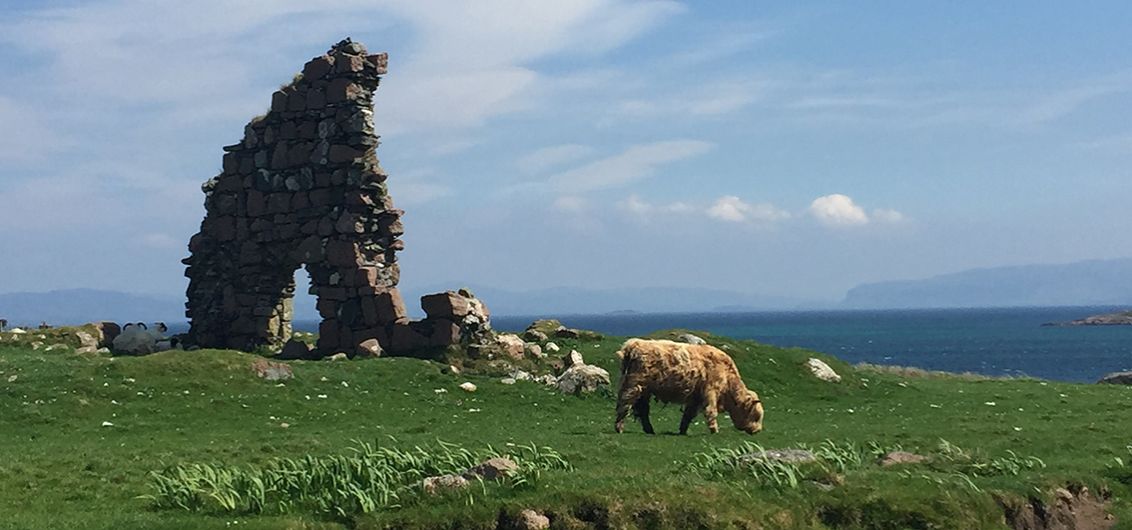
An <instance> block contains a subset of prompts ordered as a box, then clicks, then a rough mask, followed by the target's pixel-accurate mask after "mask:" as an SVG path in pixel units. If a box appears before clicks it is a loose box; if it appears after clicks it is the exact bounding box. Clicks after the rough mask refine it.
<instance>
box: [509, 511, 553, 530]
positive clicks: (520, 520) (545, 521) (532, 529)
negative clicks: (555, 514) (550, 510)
mask: <svg viewBox="0 0 1132 530" xmlns="http://www.w3.org/2000/svg"><path fill="white" fill-rule="evenodd" d="M512 524H513V526H512V528H514V529H515V530H547V529H548V528H550V518H548V517H547V516H545V515H543V514H541V513H538V512H536V511H534V510H531V509H526V510H523V511H521V512H519V515H518V516H517V517H515V520H514V522H513V523H512Z"/></svg>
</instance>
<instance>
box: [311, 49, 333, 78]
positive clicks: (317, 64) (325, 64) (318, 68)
mask: <svg viewBox="0 0 1132 530" xmlns="http://www.w3.org/2000/svg"><path fill="white" fill-rule="evenodd" d="M333 66H334V59H333V58H332V57H330V56H329V55H323V56H321V57H315V58H314V59H311V60H309V61H307V64H305V65H303V78H304V79H306V80H308V81H314V80H316V79H322V78H323V77H324V76H326V74H329V73H330V70H331V67H333Z"/></svg>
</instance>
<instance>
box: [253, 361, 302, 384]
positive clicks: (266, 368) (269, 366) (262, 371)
mask: <svg viewBox="0 0 1132 530" xmlns="http://www.w3.org/2000/svg"><path fill="white" fill-rule="evenodd" d="M252 372H254V373H255V375H256V377H258V378H260V379H263V380H265V381H285V380H287V379H292V378H294V377H295V373H294V372H293V371H292V370H291V366H290V365H287V364H284V363H278V362H275V361H269V360H267V359H256V361H255V362H254V363H252Z"/></svg>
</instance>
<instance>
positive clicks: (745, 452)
mask: <svg viewBox="0 0 1132 530" xmlns="http://www.w3.org/2000/svg"><path fill="white" fill-rule="evenodd" d="M788 451H790V452H795V451H796V452H795V453H794V455H795V456H794V457H791V456H789V455H783V454H781V453H780V454H778V455H775V454H774V453H775V452H774V451H768V450H766V449H765V448H763V446H761V445H759V444H757V443H754V442H744V443H743V444H741V445H739V446H738V447H734V448H726V447H724V448H716V449H712V450H711V451H706V452H702V453H696V454H694V455H692V460H691V461H690V462H687V463H685V464H684V465H683V468H684V469H685V470H687V471H690V472H692V473H694V474H696V475H699V476H700V477H702V478H706V479H711V480H718V479H735V478H753V479H754V480H755V481H756V482H758V483H759V484H761V485H763V486H767V487H770V488H773V489H779V490H782V489H795V488H798V487H799V486H800V485H801V484H802V483H803V482H805V481H818V482H824V481H828V480H830V479H831V478H833V477H835V476H837V475H843V474H845V473H847V472H850V471H853V470H856V469H859V468H861V467H863V466H864V465H865V464H866V463H867V462H869V461H871V460H872V459H873V458H875V457H876V456H877V455H879V454H883V453H884V452H885V449H883V448H881V447H880V446H879V445H878V444H876V443H872V444H869V445H868V446H864V447H863V446H860V445H857V444H855V443H853V442H834V441H832V440H826V441H824V442H822V443H821V444H819V445H817V446H816V447H810V446H806V445H799V446H798V448H797V449H791V450H788ZM803 455H804V456H803Z"/></svg>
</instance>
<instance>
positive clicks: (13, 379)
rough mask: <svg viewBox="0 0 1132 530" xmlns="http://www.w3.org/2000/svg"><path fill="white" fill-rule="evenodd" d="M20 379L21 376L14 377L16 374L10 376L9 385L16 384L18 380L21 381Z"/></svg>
mask: <svg viewBox="0 0 1132 530" xmlns="http://www.w3.org/2000/svg"><path fill="white" fill-rule="evenodd" d="M19 378H20V376H18V375H14V374H13V375H10V376H8V382H9V383H15V382H16V380H17V379H19Z"/></svg>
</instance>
